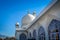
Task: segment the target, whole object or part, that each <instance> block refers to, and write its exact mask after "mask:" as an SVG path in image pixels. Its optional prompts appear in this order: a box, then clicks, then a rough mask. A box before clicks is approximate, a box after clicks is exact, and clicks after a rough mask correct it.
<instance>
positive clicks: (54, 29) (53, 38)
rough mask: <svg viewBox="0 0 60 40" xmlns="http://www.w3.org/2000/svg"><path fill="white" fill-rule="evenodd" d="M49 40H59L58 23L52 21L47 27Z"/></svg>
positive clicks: (59, 22) (59, 29)
mask: <svg viewBox="0 0 60 40" xmlns="http://www.w3.org/2000/svg"><path fill="white" fill-rule="evenodd" d="M48 33H49V40H60V21H58V20H54V19H53V20H52V21H51V23H50V25H49V27H48Z"/></svg>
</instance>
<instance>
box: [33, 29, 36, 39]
mask: <svg viewBox="0 0 60 40" xmlns="http://www.w3.org/2000/svg"><path fill="white" fill-rule="evenodd" d="M33 38H34V39H36V30H33Z"/></svg>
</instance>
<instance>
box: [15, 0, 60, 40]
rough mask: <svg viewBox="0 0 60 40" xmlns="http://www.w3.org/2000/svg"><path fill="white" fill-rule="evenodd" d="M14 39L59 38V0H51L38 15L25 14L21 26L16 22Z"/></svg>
mask: <svg viewBox="0 0 60 40" xmlns="http://www.w3.org/2000/svg"><path fill="white" fill-rule="evenodd" d="M15 36H16V40H29V39H33V40H60V0H52V2H51V3H50V4H49V5H48V6H47V7H46V8H45V9H44V10H43V11H42V12H41V13H40V14H39V15H38V16H36V15H35V12H34V13H33V14H27V15H25V16H24V17H23V18H22V26H21V28H19V23H18V22H17V23H16V33H15Z"/></svg>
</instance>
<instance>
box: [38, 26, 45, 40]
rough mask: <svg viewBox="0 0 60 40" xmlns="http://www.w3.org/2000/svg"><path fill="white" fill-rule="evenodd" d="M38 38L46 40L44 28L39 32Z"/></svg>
mask: <svg viewBox="0 0 60 40" xmlns="http://www.w3.org/2000/svg"><path fill="white" fill-rule="evenodd" d="M38 37H39V40H45V30H44V28H43V27H42V26H41V27H40V28H39V30H38Z"/></svg>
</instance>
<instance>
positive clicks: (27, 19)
mask: <svg viewBox="0 0 60 40" xmlns="http://www.w3.org/2000/svg"><path fill="white" fill-rule="evenodd" d="M34 19H35V16H33V15H32V14H27V15H26V16H24V17H23V19H22V26H25V25H28V24H29V23H31V22H32V21H33V20H34Z"/></svg>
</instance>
